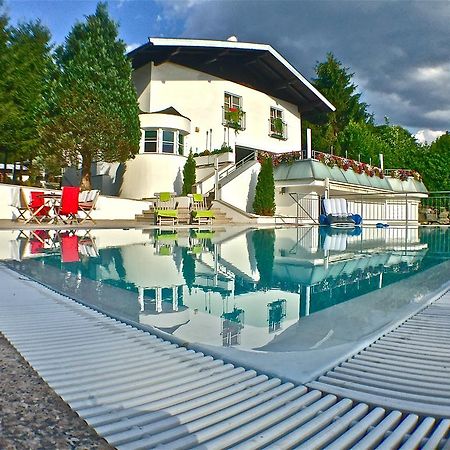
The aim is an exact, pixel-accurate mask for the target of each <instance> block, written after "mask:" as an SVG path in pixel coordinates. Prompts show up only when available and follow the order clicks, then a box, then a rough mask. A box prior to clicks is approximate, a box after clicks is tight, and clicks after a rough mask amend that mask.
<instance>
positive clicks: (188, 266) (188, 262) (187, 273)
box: [182, 248, 195, 294]
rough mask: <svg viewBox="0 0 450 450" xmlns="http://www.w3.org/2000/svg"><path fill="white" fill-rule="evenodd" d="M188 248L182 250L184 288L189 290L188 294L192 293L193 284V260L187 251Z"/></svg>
mask: <svg viewBox="0 0 450 450" xmlns="http://www.w3.org/2000/svg"><path fill="white" fill-rule="evenodd" d="M188 250H189V249H188V248H183V251H182V255H183V278H184V281H185V283H186V286H187V287H188V289H189V294H190V293H191V291H192V286H193V285H194V283H195V258H194V257H193V256H192V254H191V253H190V252H189V251H188Z"/></svg>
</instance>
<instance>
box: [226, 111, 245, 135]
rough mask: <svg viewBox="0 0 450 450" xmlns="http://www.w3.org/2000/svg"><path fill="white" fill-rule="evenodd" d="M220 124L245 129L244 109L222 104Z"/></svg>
mask: <svg viewBox="0 0 450 450" xmlns="http://www.w3.org/2000/svg"><path fill="white" fill-rule="evenodd" d="M222 125H223V126H224V127H228V128H234V129H235V130H239V131H243V130H245V111H242V109H240V108H230V107H228V106H222Z"/></svg>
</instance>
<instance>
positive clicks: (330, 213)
mask: <svg viewBox="0 0 450 450" xmlns="http://www.w3.org/2000/svg"><path fill="white" fill-rule="evenodd" d="M323 209H324V213H325V214H322V215H321V217H320V223H321V224H322V225H328V226H330V227H332V228H354V227H355V226H359V225H360V224H361V222H362V217H361V216H360V215H358V214H352V213H350V212H349V211H348V209H347V200H345V199H343V198H326V199H324V201H323Z"/></svg>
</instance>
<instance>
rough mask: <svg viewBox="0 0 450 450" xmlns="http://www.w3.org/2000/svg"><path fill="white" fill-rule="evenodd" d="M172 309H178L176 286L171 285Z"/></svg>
mask: <svg viewBox="0 0 450 450" xmlns="http://www.w3.org/2000/svg"><path fill="white" fill-rule="evenodd" d="M172 310H173V311H178V292H177V287H176V286H172Z"/></svg>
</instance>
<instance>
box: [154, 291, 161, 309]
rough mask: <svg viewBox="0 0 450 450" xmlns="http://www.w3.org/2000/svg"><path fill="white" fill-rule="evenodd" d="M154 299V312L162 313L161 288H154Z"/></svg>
mask: <svg viewBox="0 0 450 450" xmlns="http://www.w3.org/2000/svg"><path fill="white" fill-rule="evenodd" d="M155 297H156V308H155V309H156V312H159V313H160V312H161V311H162V288H160V287H157V288H155Z"/></svg>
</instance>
